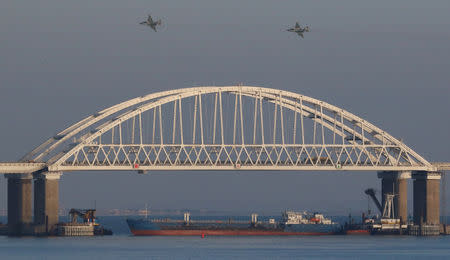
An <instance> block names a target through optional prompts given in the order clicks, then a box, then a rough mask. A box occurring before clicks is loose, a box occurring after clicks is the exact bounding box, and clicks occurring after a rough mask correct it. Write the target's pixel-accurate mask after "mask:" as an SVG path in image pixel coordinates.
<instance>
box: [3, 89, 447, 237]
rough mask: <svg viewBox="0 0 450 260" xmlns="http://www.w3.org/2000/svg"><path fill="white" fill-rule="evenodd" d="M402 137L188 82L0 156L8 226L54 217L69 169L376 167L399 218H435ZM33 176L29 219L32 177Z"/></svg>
mask: <svg viewBox="0 0 450 260" xmlns="http://www.w3.org/2000/svg"><path fill="white" fill-rule="evenodd" d="M448 169H449V163H430V162H429V161H427V160H426V159H424V158H423V157H422V156H420V155H419V154H418V153H416V152H415V151H413V150H412V149H411V148H409V147H408V146H407V145H405V144H404V143H403V142H402V141H400V140H398V139H396V138H394V137H393V136H392V135H390V134H389V133H387V132H385V131H383V130H382V129H380V128H378V127H377V126H375V125H373V124H371V123H370V122H369V121H367V120H365V119H362V118H360V117H358V116H356V115H354V114H352V113H350V112H348V111H346V110H344V109H342V108H339V107H336V106H334V105H331V104H328V103H326V102H323V101H320V100H317V99H314V98H311V97H308V96H304V95H300V94H297V93H293V92H288V91H283V90H278V89H270V88H263V87H252V86H221V87H194V88H184V89H176V90H169V91H163V92H159V93H154V94H149V95H146V96H141V97H137V98H134V99H131V100H128V101H125V102H122V103H119V104H117V105H114V106H112V107H109V108H107V109H104V110H102V111H99V112H97V113H94V114H92V115H90V116H88V117H86V118H84V119H82V120H80V121H79V122H77V123H75V124H73V125H72V126H70V127H68V128H67V129H65V130H63V131H61V132H59V133H58V134H57V135H55V136H53V137H51V138H50V139H48V140H47V141H45V142H44V143H42V144H41V145H39V146H37V147H36V148H35V149H33V150H32V151H31V152H29V153H28V154H26V155H24V156H23V158H21V159H20V160H19V161H18V162H6V163H0V173H2V174H5V176H6V178H8V223H9V232H10V234H13V235H14V234H19V235H20V234H25V233H30V232H34V233H42V234H45V233H48V232H50V230H51V229H52V228H53V226H54V225H55V224H56V223H57V221H58V216H57V210H58V182H59V178H60V176H61V174H62V173H63V172H69V171H97V170H100V171H105V170H107V171H136V172H138V173H140V174H145V173H147V172H149V171H163V170H254V171H263V170H276V171H280V170H288V171H372V172H373V171H376V172H378V176H379V177H380V178H381V180H382V193H383V197H384V194H387V193H396V194H398V196H396V199H395V211H396V212H395V214H396V216H398V217H399V218H401V219H402V221H406V218H407V208H406V196H407V190H406V189H407V186H406V184H407V180H408V179H409V178H413V179H414V220H415V222H416V223H427V224H438V223H439V183H440V178H441V171H444V170H448ZM32 182H33V183H34V220H32V214H31V208H32V207H31V186H32Z"/></svg>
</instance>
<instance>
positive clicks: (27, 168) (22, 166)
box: [0, 162, 46, 174]
mask: <svg viewBox="0 0 450 260" xmlns="http://www.w3.org/2000/svg"><path fill="white" fill-rule="evenodd" d="M45 167H46V164H45V163H24V162H0V174H5V173H32V172H36V171H39V170H42V169H44V168H45Z"/></svg>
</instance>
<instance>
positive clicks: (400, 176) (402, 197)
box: [378, 171, 411, 223]
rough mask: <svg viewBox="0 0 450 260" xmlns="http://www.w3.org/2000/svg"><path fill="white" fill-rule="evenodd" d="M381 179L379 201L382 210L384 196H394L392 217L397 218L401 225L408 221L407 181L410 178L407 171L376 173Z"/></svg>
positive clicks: (409, 173)
mask: <svg viewBox="0 0 450 260" xmlns="http://www.w3.org/2000/svg"><path fill="white" fill-rule="evenodd" d="M378 178H381V196H382V198H381V201H382V206H383V208H384V202H385V199H386V194H395V197H394V217H396V218H399V219H400V220H401V221H402V223H406V222H407V220H408V179H410V178H411V172H409V171H401V172H397V171H384V172H379V173H378Z"/></svg>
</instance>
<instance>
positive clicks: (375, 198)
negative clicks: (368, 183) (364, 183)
mask: <svg viewBox="0 0 450 260" xmlns="http://www.w3.org/2000/svg"><path fill="white" fill-rule="evenodd" d="M364 193H365V194H367V195H369V196H370V197H371V198H372V200H373V202H374V203H375V205H376V206H377V208H378V210H379V211H380V213H381V214H383V208H382V207H381V203H380V202H379V201H378V199H377V197H376V196H375V190H374V189H372V188H369V189H367V190H365V191H364Z"/></svg>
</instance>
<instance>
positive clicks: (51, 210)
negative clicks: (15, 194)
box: [34, 172, 62, 235]
mask: <svg viewBox="0 0 450 260" xmlns="http://www.w3.org/2000/svg"><path fill="white" fill-rule="evenodd" d="M61 174H62V173H61V172H44V173H38V174H35V175H34V225H35V233H36V234H37V235H48V234H51V233H52V232H53V231H54V229H55V226H56V224H57V223H58V203H59V179H60V178H61Z"/></svg>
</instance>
